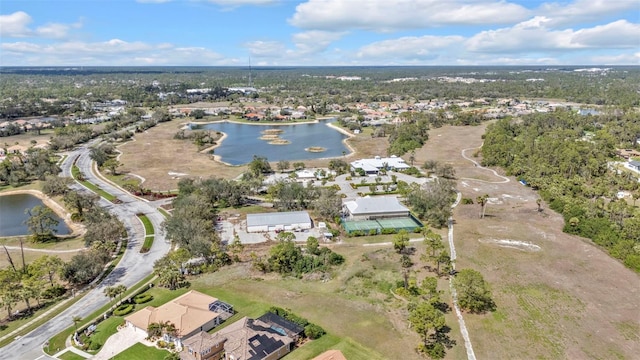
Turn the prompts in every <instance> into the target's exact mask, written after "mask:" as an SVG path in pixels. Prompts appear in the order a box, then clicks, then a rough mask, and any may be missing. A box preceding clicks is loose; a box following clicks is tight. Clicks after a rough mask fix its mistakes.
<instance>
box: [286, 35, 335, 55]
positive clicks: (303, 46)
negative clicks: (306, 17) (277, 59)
mask: <svg viewBox="0 0 640 360" xmlns="http://www.w3.org/2000/svg"><path fill="white" fill-rule="evenodd" d="M345 34H346V33H345V32H330V31H321V30H311V31H305V32H301V33H297V34H293V36H292V41H293V43H294V44H295V46H296V51H297V52H299V53H301V54H305V55H312V54H316V53H319V52H322V51H325V50H326V49H327V48H328V47H329V45H331V43H332V42H334V41H336V40H339V39H340V38H342V37H343V36H344V35H345Z"/></svg>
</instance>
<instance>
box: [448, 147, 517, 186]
mask: <svg viewBox="0 0 640 360" xmlns="http://www.w3.org/2000/svg"><path fill="white" fill-rule="evenodd" d="M481 147H482V145H480V146H478V147H474V148H467V149H463V150H462V152H461V154H462V157H463V158H464V159H465V160H469V161H471V162H472V163H473V165H475V167H477V168H478V169H483V170H487V171H491V172H492V173H493V175H495V176H497V177H499V178H501V179H502V181H487V180H480V179H474V178H460V179H461V180H473V181H480V182H484V183H489V184H506V183H508V182H509V181H511V179H509V178H508V177H506V176H502V175H500V174H498V172H497V171H495V170H493V169H489V168H486V167H484V166H482V165H480V164H479V163H478V162H477V161H475V160H473V159H471V158H470V157H468V156H467V155H466V154H465V152H466V151H467V150H473V149H479V148H481Z"/></svg>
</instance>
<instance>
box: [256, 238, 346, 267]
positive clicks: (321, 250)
mask: <svg viewBox="0 0 640 360" xmlns="http://www.w3.org/2000/svg"><path fill="white" fill-rule="evenodd" d="M294 238H295V235H294V234H293V233H288V232H281V233H280V234H278V237H277V240H278V244H276V245H274V246H273V247H271V249H269V256H268V257H267V258H266V259H254V261H253V266H254V267H255V268H257V269H259V270H261V271H263V272H277V273H280V274H282V275H292V276H301V275H302V274H307V273H311V272H315V271H321V272H326V271H329V270H330V269H331V267H332V266H335V265H340V264H342V263H343V262H344V257H343V256H342V255H340V254H337V253H335V252H333V251H331V249H329V248H327V247H320V246H319V244H318V239H316V238H314V237H309V239H307V244H306V247H305V248H304V251H303V247H302V246H298V245H296V244H295V242H294Z"/></svg>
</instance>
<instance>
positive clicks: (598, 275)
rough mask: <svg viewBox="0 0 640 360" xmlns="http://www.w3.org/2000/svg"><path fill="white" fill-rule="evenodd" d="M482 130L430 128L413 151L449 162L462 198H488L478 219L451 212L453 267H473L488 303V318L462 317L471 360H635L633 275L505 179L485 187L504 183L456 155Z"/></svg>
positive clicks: (638, 293) (638, 323)
mask: <svg viewBox="0 0 640 360" xmlns="http://www.w3.org/2000/svg"><path fill="white" fill-rule="evenodd" d="M484 128H485V126H484V125H483V126H479V127H443V128H440V129H434V130H432V131H431V132H430V139H429V141H428V143H427V144H426V145H425V146H424V148H423V149H421V150H420V151H418V152H417V154H416V158H417V159H418V161H419V162H423V161H424V160H427V159H436V160H439V161H444V162H449V163H451V164H453V166H454V167H455V168H456V171H457V176H458V178H459V180H458V189H459V190H460V191H461V192H462V194H463V197H467V198H471V199H473V200H474V201H475V198H476V197H477V196H479V195H483V194H488V195H489V196H490V202H489V205H488V206H487V208H486V217H485V218H484V219H480V218H479V212H480V206H479V205H477V204H476V205H460V206H459V207H458V208H457V209H456V210H455V212H454V218H455V221H456V225H455V232H454V239H455V243H456V250H457V254H458V261H457V268H458V269H460V268H466V267H470V268H474V269H476V270H479V271H480V272H481V273H482V274H483V275H484V277H485V279H486V280H487V281H489V282H490V284H491V285H492V288H493V294H494V299H495V301H496V304H497V311H496V312H495V313H492V314H488V315H471V314H466V315H465V320H466V322H467V327H468V328H469V332H470V336H471V341H472V343H473V347H474V350H475V352H476V356H477V357H478V358H479V359H533V358H541V359H617V358H620V359H634V358H637V355H638V354H639V353H640V278H639V276H638V274H636V273H634V272H632V271H631V270H629V269H627V268H625V267H624V266H623V265H622V264H620V263H619V262H618V261H617V260H615V259H613V258H611V257H610V256H609V255H607V254H606V253H605V252H604V251H602V250H600V249H599V248H598V247H597V246H595V245H593V244H592V243H591V242H590V240H588V239H583V238H580V237H576V236H571V235H568V234H565V233H563V232H562V226H563V219H562V217H561V216H560V215H558V214H556V213H554V212H553V211H551V210H549V209H546V208H545V209H544V210H543V212H541V213H538V211H537V205H536V199H537V198H538V195H537V193H536V192H535V191H533V190H531V189H530V188H528V187H525V186H522V185H521V184H519V183H518V182H517V180H516V179H515V178H513V177H511V178H510V182H508V183H490V182H501V181H503V180H502V179H501V178H498V177H496V176H494V175H493V174H492V173H491V172H489V171H488V170H484V169H479V168H477V167H474V166H473V164H472V163H471V162H469V161H468V160H465V159H463V158H462V156H461V154H460V153H461V149H465V148H470V147H474V146H480V145H481V143H482V140H481V138H480V136H481V135H482V133H483V132H484ZM473 152H474V151H473V150H470V151H467V155H468V156H471V155H472V154H473ZM462 178H467V179H462ZM470 178H477V179H482V180H484V181H477V180H470ZM486 181H489V182H486ZM544 207H545V205H544V204H543V208H544ZM517 242H520V243H517Z"/></svg>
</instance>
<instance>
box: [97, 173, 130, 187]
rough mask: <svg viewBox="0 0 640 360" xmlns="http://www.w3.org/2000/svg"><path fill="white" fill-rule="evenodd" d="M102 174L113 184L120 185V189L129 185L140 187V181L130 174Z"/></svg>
mask: <svg viewBox="0 0 640 360" xmlns="http://www.w3.org/2000/svg"><path fill="white" fill-rule="evenodd" d="M101 174H102V176H104V177H105V178H107V179H109V180H110V181H111V182H114V183H116V184H118V186H120V187H124V186H128V185H132V186H139V185H140V179H138V178H137V177H135V176H130V175H128V174H117V175H111V174H105V173H103V172H101Z"/></svg>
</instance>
